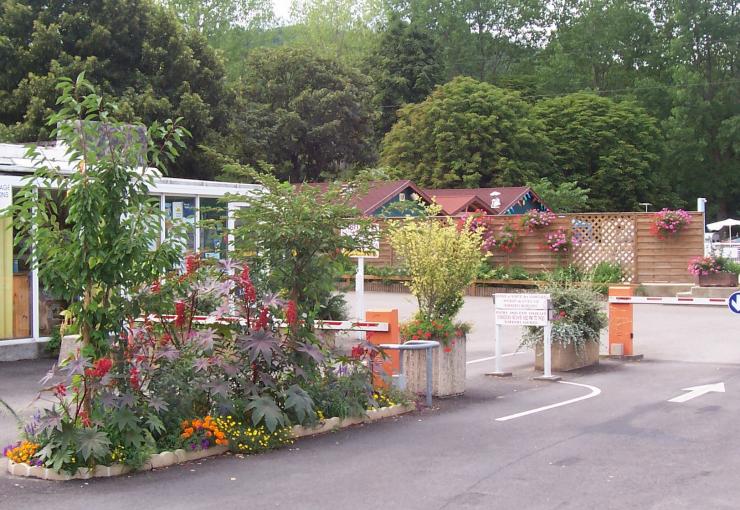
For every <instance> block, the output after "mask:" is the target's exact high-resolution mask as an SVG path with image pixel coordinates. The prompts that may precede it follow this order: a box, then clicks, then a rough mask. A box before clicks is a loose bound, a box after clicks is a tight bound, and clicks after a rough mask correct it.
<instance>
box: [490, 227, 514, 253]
mask: <svg viewBox="0 0 740 510" xmlns="http://www.w3.org/2000/svg"><path fill="white" fill-rule="evenodd" d="M519 240H520V239H519V232H517V230H516V229H515V228H514V227H512V226H511V225H504V226H503V227H501V228H500V229H499V231H498V234H496V241H495V243H494V247H495V248H496V249H497V250H500V251H502V252H504V253H512V252H513V251H514V250H516V248H517V246H519Z"/></svg>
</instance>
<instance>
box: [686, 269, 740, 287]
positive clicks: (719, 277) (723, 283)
mask: <svg viewBox="0 0 740 510" xmlns="http://www.w3.org/2000/svg"><path fill="white" fill-rule="evenodd" d="M737 279H738V274H737V273H729V272H719V273H710V274H705V275H698V276H697V277H696V283H697V284H698V285H699V287H737Z"/></svg>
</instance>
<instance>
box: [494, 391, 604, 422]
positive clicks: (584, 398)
mask: <svg viewBox="0 0 740 510" xmlns="http://www.w3.org/2000/svg"><path fill="white" fill-rule="evenodd" d="M558 382H559V383H560V384H570V385H571V386H580V387H582V388H588V389H589V390H591V393H589V394H588V395H584V396H582V397H578V398H572V399H570V400H565V401H563V402H558V403H557V404H550V405H549V406H544V407H538V408H537V409H530V410H529V411H524V412H521V413H516V414H510V415H509V416H503V417H501V418H496V421H509V420H513V419H514V418H521V417H522V416H528V415H530V414H534V413H541V412H542V411H547V410H549V409H554V408H556V407H562V406H567V405H568V404H575V403H576V402H580V401H581V400H586V399H588V398H592V397H595V396H596V395H599V394H601V390H600V389H599V388H597V387H596V386H591V385H590V384H580V383H574V382H566V381H558Z"/></svg>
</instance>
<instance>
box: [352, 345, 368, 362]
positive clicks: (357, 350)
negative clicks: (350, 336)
mask: <svg viewBox="0 0 740 510" xmlns="http://www.w3.org/2000/svg"><path fill="white" fill-rule="evenodd" d="M364 355H365V349H364V348H363V347H362V346H361V345H355V346H354V347H352V354H351V356H352V357H353V358H355V359H360V358H362V357H363V356H364Z"/></svg>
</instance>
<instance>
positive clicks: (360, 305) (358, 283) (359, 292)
mask: <svg viewBox="0 0 740 510" xmlns="http://www.w3.org/2000/svg"><path fill="white" fill-rule="evenodd" d="M355 294H356V298H357V318H358V319H359V320H365V257H357V274H356V275H355Z"/></svg>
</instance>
